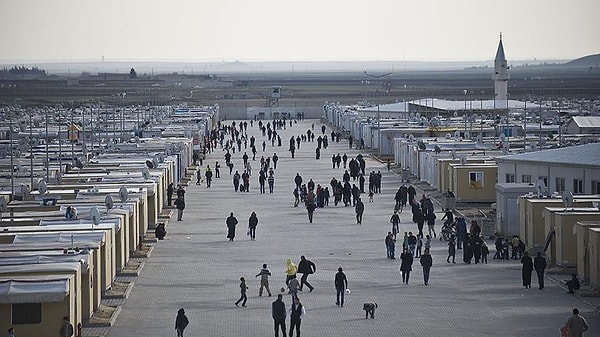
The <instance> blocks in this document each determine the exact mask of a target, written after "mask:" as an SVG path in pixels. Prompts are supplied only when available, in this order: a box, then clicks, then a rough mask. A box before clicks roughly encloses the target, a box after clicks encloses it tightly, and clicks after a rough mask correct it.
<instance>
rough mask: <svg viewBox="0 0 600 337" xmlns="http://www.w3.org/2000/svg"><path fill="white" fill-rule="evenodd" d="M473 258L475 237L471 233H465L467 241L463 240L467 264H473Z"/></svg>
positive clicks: (464, 257) (464, 258) (464, 256)
mask: <svg viewBox="0 0 600 337" xmlns="http://www.w3.org/2000/svg"><path fill="white" fill-rule="evenodd" d="M472 259H473V238H471V235H470V234H468V233H467V234H466V235H465V241H464V242H463V261H464V262H465V263H467V264H471V260H472Z"/></svg>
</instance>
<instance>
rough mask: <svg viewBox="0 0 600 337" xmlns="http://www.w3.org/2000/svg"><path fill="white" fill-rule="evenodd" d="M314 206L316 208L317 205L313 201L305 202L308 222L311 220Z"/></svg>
mask: <svg viewBox="0 0 600 337" xmlns="http://www.w3.org/2000/svg"><path fill="white" fill-rule="evenodd" d="M316 208H317V206H316V205H315V203H314V202H307V203H306V210H307V211H308V222H310V223H312V222H313V214H314V213H315V209H316Z"/></svg>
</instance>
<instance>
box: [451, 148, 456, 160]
mask: <svg viewBox="0 0 600 337" xmlns="http://www.w3.org/2000/svg"><path fill="white" fill-rule="evenodd" d="M451 154H452V159H456V150H452V152H451Z"/></svg>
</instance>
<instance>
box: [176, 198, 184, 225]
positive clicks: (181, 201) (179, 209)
mask: <svg viewBox="0 0 600 337" xmlns="http://www.w3.org/2000/svg"><path fill="white" fill-rule="evenodd" d="M175 207H177V221H182V220H183V219H182V217H183V210H184V209H185V200H184V199H183V196H181V197H179V198H177V200H175Z"/></svg>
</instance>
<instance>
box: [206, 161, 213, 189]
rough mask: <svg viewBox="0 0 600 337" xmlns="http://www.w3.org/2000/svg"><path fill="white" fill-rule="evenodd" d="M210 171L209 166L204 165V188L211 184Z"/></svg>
mask: <svg viewBox="0 0 600 337" xmlns="http://www.w3.org/2000/svg"><path fill="white" fill-rule="evenodd" d="M212 176H213V173H212V170H211V169H210V165H206V172H204V177H205V178H206V188H210V184H211V182H212Z"/></svg>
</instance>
